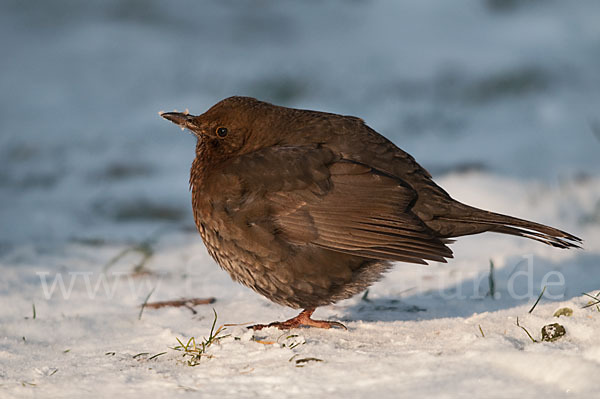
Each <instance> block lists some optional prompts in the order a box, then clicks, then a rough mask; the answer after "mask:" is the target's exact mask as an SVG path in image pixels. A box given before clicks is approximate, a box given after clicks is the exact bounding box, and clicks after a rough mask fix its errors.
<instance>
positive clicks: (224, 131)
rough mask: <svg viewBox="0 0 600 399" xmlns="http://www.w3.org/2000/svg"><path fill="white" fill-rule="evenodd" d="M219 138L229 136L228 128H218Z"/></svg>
mask: <svg viewBox="0 0 600 399" xmlns="http://www.w3.org/2000/svg"><path fill="white" fill-rule="evenodd" d="M217 136H219V137H221V138H223V137H225V136H227V128H226V127H218V128H217Z"/></svg>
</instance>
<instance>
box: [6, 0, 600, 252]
mask: <svg viewBox="0 0 600 399" xmlns="http://www.w3.org/2000/svg"><path fill="white" fill-rule="evenodd" d="M599 17H600V3H599V2H598V1H596V0H588V1H586V0H576V1H575V0H573V1H552V0H547V1H536V0H480V1H474V0H471V1H462V2H449V1H444V0H427V1H412V2H399V1H393V0H388V1H374V0H344V1H342V0H336V1H329V2H320V1H305V2H293V1H279V0H278V1H275V0H272V1H269V0H261V1H243V2H242V1H232V0H227V1H223V0H221V1H201V2H199V1H193V0H188V1H184V0H176V1H159V0H102V1H76V0H53V1H38V2H34V1H21V0H3V1H2V2H0V46H1V48H2V57H1V58H0V70H1V72H2V73H1V74H0V159H1V164H0V221H1V225H2V228H1V229H0V253H3V252H7V251H9V250H10V249H11V248H14V246H15V245H21V246H22V245H34V246H35V247H37V248H43V247H48V248H51V247H53V246H55V245H56V244H57V243H60V242H69V241H79V242H88V243H102V242H107V241H108V242H110V241H119V240H125V241H126V240H140V239H145V238H147V237H148V236H150V235H151V234H153V232H156V231H158V230H160V229H190V230H193V228H194V227H193V220H192V214H191V209H190V208H191V207H190V195H189V193H188V171H189V166H190V164H191V162H192V159H193V157H194V145H195V140H194V138H193V137H192V136H190V135H188V134H184V133H182V132H181V131H180V130H179V129H177V128H176V127H175V126H173V125H172V124H169V123H168V122H166V121H164V120H162V119H161V118H160V117H159V116H158V111H161V110H165V111H169V110H174V109H178V110H184V109H186V108H188V109H189V110H190V112H191V113H197V114H199V113H202V112H204V111H205V110H206V109H207V108H208V107H210V106H211V105H212V104H214V103H216V102H217V101H219V100H221V99H223V98H225V97H227V96H231V95H248V96H253V97H257V98H259V99H261V100H266V101H269V102H273V103H275V104H279V105H286V106H292V107H300V108H310V109H318V110H323V111H329V112H335V113H342V114H352V115H356V116H360V117H362V118H363V119H364V120H365V121H366V122H367V123H368V124H369V125H370V126H371V127H373V128H375V129H376V130H377V131H379V132H380V133H382V134H384V135H385V136H387V137H389V138H390V139H391V140H392V141H394V142H395V143H396V144H397V145H398V146H400V147H401V148H403V149H404V150H406V151H408V152H409V153H411V154H412V155H413V156H415V158H416V159H417V160H418V161H419V162H420V163H421V164H422V165H423V166H424V167H426V168H427V169H429V170H430V171H431V172H432V173H433V174H434V177H436V178H442V179H443V178H444V176H446V175H448V174H457V173H486V174H491V175H497V176H501V177H503V178H506V179H518V180H524V181H528V182H529V181H530V182H535V183H536V184H544V185H560V184H562V183H561V182H565V181H585V180H586V179H588V180H589V179H590V178H594V177H597V176H598V172H599V170H600V169H599V168H598V167H599V166H600V157H599V154H600V110H599V105H600V74H599V73H598V71H600V23H599V19H598V18H599ZM498 181H500V182H501V181H502V180H498ZM515 201H516V202H518V201H519V198H516V199H515ZM590 201H595V203H596V207H595V209H596V213H595V214H594V213H592V214H590V215H589V218H591V219H594V218H597V219H595V220H596V222H598V221H600V216H599V214H600V202H598V199H590Z"/></svg>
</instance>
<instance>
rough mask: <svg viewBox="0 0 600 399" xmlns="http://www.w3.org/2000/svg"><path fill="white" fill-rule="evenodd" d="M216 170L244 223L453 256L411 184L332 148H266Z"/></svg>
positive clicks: (348, 243) (368, 247) (327, 241)
mask: <svg viewBox="0 0 600 399" xmlns="http://www.w3.org/2000/svg"><path fill="white" fill-rule="evenodd" d="M217 176H219V179H220V180H222V183H221V184H220V190H222V195H221V196H220V197H221V201H223V203H222V206H223V207H224V208H225V210H226V212H227V213H228V214H229V215H235V216H234V217H235V218H236V219H242V220H239V221H240V222H242V221H243V223H238V224H240V225H244V224H245V225H248V226H255V227H256V228H258V227H260V226H264V227H265V228H263V229H262V231H264V233H265V234H268V235H269V236H270V235H271V232H273V233H272V234H274V235H277V236H280V237H282V238H283V239H285V240H286V241H287V242H290V243H292V244H296V245H315V246H319V247H322V248H327V249H330V250H333V251H338V252H344V253H348V254H352V255H356V256H363V257H366V258H374V259H382V260H397V261H404V262H412V263H421V264H424V263H426V262H425V260H434V261H439V262H444V261H445V259H444V258H449V257H452V251H451V250H450V249H449V248H448V247H447V246H446V245H445V243H444V242H443V241H442V240H441V239H439V238H438V237H436V236H435V235H434V233H433V232H432V231H431V230H430V229H429V228H428V227H427V226H425V224H424V223H423V222H422V221H421V220H420V219H419V218H418V217H417V216H416V215H414V214H413V213H412V211H411V208H412V206H413V204H414V203H415V201H416V199H417V194H416V192H415V191H414V190H413V189H412V188H411V187H410V186H408V185H407V184H405V183H404V182H403V181H402V180H401V179H399V178H397V177H394V176H390V175H388V174H386V173H383V172H381V171H379V170H377V169H375V168H372V167H370V166H368V165H365V164H361V163H359V162H356V161H349V160H345V159H343V158H342V157H341V156H340V155H338V154H335V153H334V152H332V151H330V150H329V149H327V148H322V147H319V146H303V147H292V146H281V147H270V148H265V149H262V150H260V151H255V152H253V153H250V154H245V155H242V156H239V157H236V158H235V159H234V160H232V161H231V162H230V163H228V165H227V166H226V167H224V168H223V170H222V171H220V173H219V174H217ZM226 182H227V183H226ZM233 187H236V188H235V189H232V188H233ZM223 194H225V198H223ZM215 197H219V196H215ZM213 198H214V197H213ZM256 230H257V231H258V229H256ZM273 238H274V237H273Z"/></svg>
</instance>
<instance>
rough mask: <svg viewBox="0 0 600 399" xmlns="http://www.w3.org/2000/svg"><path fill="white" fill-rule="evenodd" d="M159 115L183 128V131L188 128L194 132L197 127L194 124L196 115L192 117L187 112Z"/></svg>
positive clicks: (161, 113) (162, 113)
mask: <svg viewBox="0 0 600 399" xmlns="http://www.w3.org/2000/svg"><path fill="white" fill-rule="evenodd" d="M158 114H159V115H160V116H162V117H163V118H165V119H166V120H169V121H171V122H173V123H174V124H176V125H179V126H181V128H182V129H183V128H188V129H190V130H192V131H193V130H194V128H196V125H195V124H194V123H193V118H194V115H190V114H189V113H187V112H185V113H184V112H159V113H158Z"/></svg>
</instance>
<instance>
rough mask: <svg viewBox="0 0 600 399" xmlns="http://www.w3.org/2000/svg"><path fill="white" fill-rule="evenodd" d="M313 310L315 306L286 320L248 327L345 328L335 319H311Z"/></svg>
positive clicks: (257, 328) (285, 328) (284, 328)
mask: <svg viewBox="0 0 600 399" xmlns="http://www.w3.org/2000/svg"><path fill="white" fill-rule="evenodd" d="M314 311H315V308H308V309H304V310H303V311H302V312H300V314H299V315H298V316H296V317H294V318H292V319H289V320H286V321H275V322H273V323H270V324H255V325H253V326H250V327H248V328H251V329H253V330H262V329H263V328H268V327H276V328H279V329H280V330H289V329H292V328H298V327H316V328H331V327H337V328H343V329H344V330H347V328H346V326H345V325H343V324H342V323H339V322H337V321H325V320H313V319H311V318H310V316H311V315H312V314H313V312H314Z"/></svg>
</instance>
